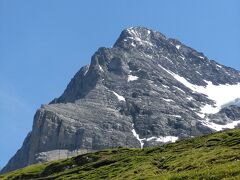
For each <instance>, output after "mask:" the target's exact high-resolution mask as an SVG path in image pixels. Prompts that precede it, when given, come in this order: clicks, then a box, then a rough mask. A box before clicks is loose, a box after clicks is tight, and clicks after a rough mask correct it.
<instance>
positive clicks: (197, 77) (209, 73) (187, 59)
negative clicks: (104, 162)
mask: <svg viewBox="0 0 240 180" xmlns="http://www.w3.org/2000/svg"><path fill="white" fill-rule="evenodd" d="M239 92H240V74H239V71H237V70H234V69H232V68H229V67H226V66H224V65H220V64H219V63H217V62H215V61H213V60H209V59H208V58H207V57H206V56H205V55H204V54H203V53H200V52H197V51H196V50H194V49H192V48H190V47H187V46H186V45H184V44H182V43H181V42H179V41H178V40H175V39H169V38H167V37H165V36H164V35H163V34H161V33H159V32H156V31H153V30H150V29H147V28H142V27H132V28H128V29H125V30H124V31H123V32H122V33H121V35H120V37H119V38H118V40H117V41H116V43H115V44H114V46H113V47H112V48H99V50H98V51H97V52H96V53H95V54H94V55H93V56H92V59H91V63H90V65H87V66H85V67H82V68H81V69H80V70H79V72H77V73H76V75H75V76H74V77H73V79H72V80H71V82H70V83H69V85H68V86H67V88H66V90H65V91H64V93H63V94H62V95H61V96H60V97H59V98H56V99H54V100H53V101H52V102H51V103H50V104H48V105H43V106H42V107H41V108H40V109H38V110H37V112H36V115H35V117H34V122H33V128H32V131H31V132H30V133H29V135H28V136H27V138H26V139H25V141H24V143H23V146H22V147H21V149H20V150H19V151H18V152H17V153H16V154H15V156H14V157H13V158H12V159H11V160H10V161H9V163H8V164H7V165H6V166H5V168H4V169H3V170H2V172H7V171H10V170H14V169H17V168H21V167H24V166H26V165H29V164H33V163H37V162H44V161H49V160H53V159H58V158H65V157H69V156H73V155H76V154H81V153H86V152H90V151H96V150H100V149H104V148H109V147H116V146H126V147H139V148H143V147H146V146H156V145H160V144H163V143H168V142H175V141H177V140H179V139H182V138H185V137H191V136H198V135H202V134H207V133H211V132H214V131H219V130H223V129H226V128H234V127H236V126H238V123H240V107H239V104H240V103H239V98H240V93H239Z"/></svg>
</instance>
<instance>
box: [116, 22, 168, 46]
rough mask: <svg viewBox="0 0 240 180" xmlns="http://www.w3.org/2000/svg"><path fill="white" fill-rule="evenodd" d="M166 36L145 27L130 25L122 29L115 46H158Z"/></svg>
mask: <svg viewBox="0 0 240 180" xmlns="http://www.w3.org/2000/svg"><path fill="white" fill-rule="evenodd" d="M166 40H167V39H166V37H165V36H164V35H163V34H161V33H159V32H157V31H153V30H151V29H148V28H145V27H130V28H127V29H125V30H123V31H122V33H121V34H120V37H119V38H118V40H117V41H116V43H115V44H114V46H113V47H122V48H134V47H139V46H157V44H158V42H159V41H166Z"/></svg>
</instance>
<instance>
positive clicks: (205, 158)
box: [0, 129, 240, 179]
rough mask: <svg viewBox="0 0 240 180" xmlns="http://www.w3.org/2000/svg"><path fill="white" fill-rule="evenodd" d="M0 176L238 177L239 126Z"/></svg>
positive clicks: (100, 152) (92, 154) (106, 152)
mask: <svg viewBox="0 0 240 180" xmlns="http://www.w3.org/2000/svg"><path fill="white" fill-rule="evenodd" d="M0 178H1V179H31V178H39V179H74V178H75V179H234V178H235V179H239V178H240V130H239V129H236V130H228V131H225V132H220V133H215V134H211V135H207V136H203V137H197V138H189V139H186V140H182V141H179V142H176V143H173V144H167V145H163V146H160V147H154V148H144V149H142V150H141V149H128V148H116V149H108V150H103V151H99V152H95V153H89V154H85V155H80V156H76V157H74V158H71V159H66V160H59V161H54V162H50V163H45V164H37V165H33V166H30V167H27V168H24V169H20V170H17V171H14V172H10V173H8V174H5V175H2V176H0Z"/></svg>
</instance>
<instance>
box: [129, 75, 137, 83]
mask: <svg viewBox="0 0 240 180" xmlns="http://www.w3.org/2000/svg"><path fill="white" fill-rule="evenodd" d="M136 80H138V77H137V76H133V75H128V82H130V81H136Z"/></svg>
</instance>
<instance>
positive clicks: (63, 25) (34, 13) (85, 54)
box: [0, 0, 240, 167]
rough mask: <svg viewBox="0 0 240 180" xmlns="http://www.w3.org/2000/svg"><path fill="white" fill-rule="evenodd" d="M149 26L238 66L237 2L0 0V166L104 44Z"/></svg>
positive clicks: (239, 7) (239, 28)
mask: <svg viewBox="0 0 240 180" xmlns="http://www.w3.org/2000/svg"><path fill="white" fill-rule="evenodd" d="M139 25H140V26H145V27H148V28H152V29H154V30H158V31H160V32H162V33H163V34H165V35H166V36H168V37H173V38H177V39H179V40H180V41H182V42H183V43H185V44H187V45H189V46H191V47H193V48H195V49H197V50H199V51H201V52H204V54H205V55H207V56H208V57H209V58H210V59H214V60H217V61H218V62H220V63H222V64H225V65H227V66H231V67H234V68H236V69H238V70H240V1H239V0H198V1H197V0H196V1H193V0H181V1H180V0H118V1H117V0H102V1H100V0H85V1H80V0H71V1H69V0H64V1H63V0H35V1H33V0H22V1H19V0H0V167H3V165H4V164H5V163H6V162H7V160H8V159H9V158H10V157H11V156H12V155H13V154H14V153H15V152H16V150H17V149H18V148H20V146H21V144H22V142H23V140H24V138H25V136H26V135H27V133H28V132H29V131H30V130H31V127H32V121H33V116H34V113H35V111H36V109H37V108H39V107H40V105H41V104H46V103H48V102H49V101H51V100H52V99H53V98H54V97H58V96H59V95H60V94H61V93H62V92H63V91H64V89H65V87H66V86H67V83H68V82H69V81H70V79H71V78H72V77H73V75H74V74H75V73H76V72H77V71H78V70H79V68H80V67H81V66H83V65H85V64H88V63H89V62H90V58H91V55H92V54H93V53H94V52H95V51H96V50H97V49H98V48H99V47H102V46H104V47H111V46H112V45H113V43H114V42H115V40H116V39H117V37H118V36H119V34H120V32H121V31H122V29H124V28H127V27H130V26H139Z"/></svg>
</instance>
